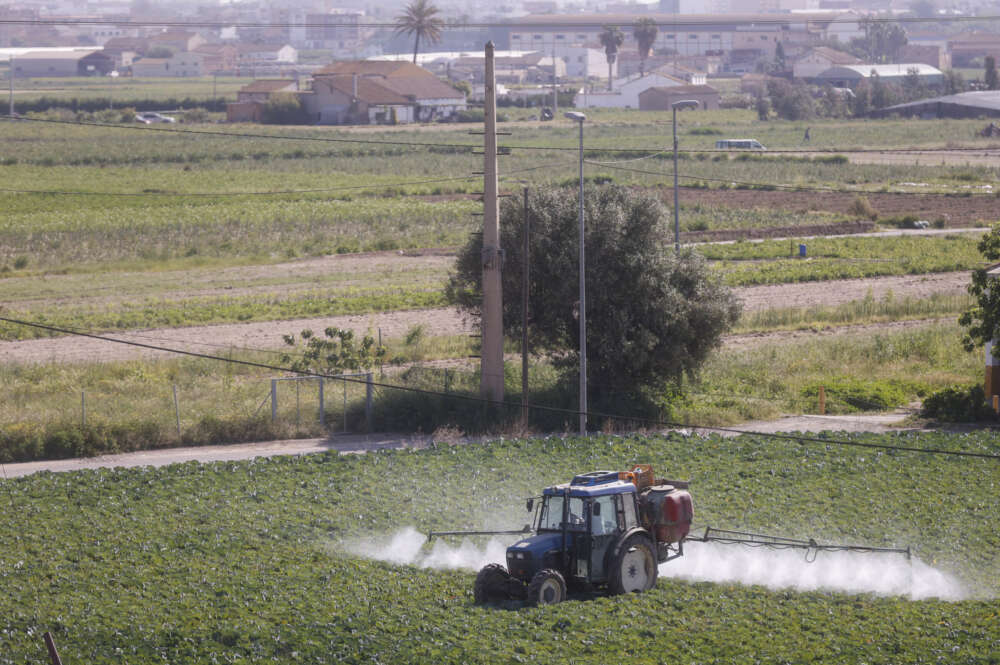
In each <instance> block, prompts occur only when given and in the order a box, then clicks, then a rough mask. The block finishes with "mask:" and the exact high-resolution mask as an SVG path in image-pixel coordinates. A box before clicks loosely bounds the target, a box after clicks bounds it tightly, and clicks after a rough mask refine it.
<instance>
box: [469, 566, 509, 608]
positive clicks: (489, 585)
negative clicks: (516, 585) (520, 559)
mask: <svg viewBox="0 0 1000 665" xmlns="http://www.w3.org/2000/svg"><path fill="white" fill-rule="evenodd" d="M512 579H513V578H512V577H511V575H510V573H508V572H507V569H506V568H504V567H503V566H502V565H500V564H499V563H491V564H489V565H486V566H483V569H482V570H480V571H479V574H478V575H476V583H475V584H474V585H473V587H472V596H473V598H474V599H475V602H476V605H485V604H487V603H498V602H502V601H505V600H510V593H509V591H508V589H509V588H510V582H511V580H512Z"/></svg>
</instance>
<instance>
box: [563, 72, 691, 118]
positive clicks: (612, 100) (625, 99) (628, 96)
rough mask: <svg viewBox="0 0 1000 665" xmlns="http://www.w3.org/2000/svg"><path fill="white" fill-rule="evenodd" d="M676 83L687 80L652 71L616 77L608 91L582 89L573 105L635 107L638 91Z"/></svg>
mask: <svg viewBox="0 0 1000 665" xmlns="http://www.w3.org/2000/svg"><path fill="white" fill-rule="evenodd" d="M678 85H687V81H683V80H681V79H677V78H674V77H673V76H668V75H666V74H663V73H661V72H658V71H654V72H649V73H648V74H646V75H645V76H633V77H630V78H627V79H618V80H616V81H614V82H613V83H612V89H611V90H610V91H608V90H602V89H600V88H596V89H592V90H590V91H587V90H584V91H583V92H581V93H578V94H577V95H576V97H575V98H574V99H573V105H574V106H576V107H577V108H617V109H637V108H639V93H641V92H645V91H646V90H649V89H650V88H669V87H672V86H678Z"/></svg>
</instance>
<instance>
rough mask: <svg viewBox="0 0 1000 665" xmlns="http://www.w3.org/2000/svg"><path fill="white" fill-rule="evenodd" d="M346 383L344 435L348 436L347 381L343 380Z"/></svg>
mask: <svg viewBox="0 0 1000 665" xmlns="http://www.w3.org/2000/svg"><path fill="white" fill-rule="evenodd" d="M341 381H342V382H343V383H344V434H347V379H346V378H345V379H341Z"/></svg>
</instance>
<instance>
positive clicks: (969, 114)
mask: <svg viewBox="0 0 1000 665" xmlns="http://www.w3.org/2000/svg"><path fill="white" fill-rule="evenodd" d="M890 115H899V116H904V117H908V118H909V117H918V118H927V119H931V118H1000V90H984V91H981V92H961V93H959V94H957V95H946V96H944V97H933V98H930V99H921V100H918V101H915V102H909V103H906V104H896V105H895V106H888V107H886V108H884V109H878V110H877V111H872V112H871V113H869V114H868V117H870V118H885V117H887V116H890Z"/></svg>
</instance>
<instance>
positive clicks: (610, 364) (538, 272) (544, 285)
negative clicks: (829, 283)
mask: <svg viewBox="0 0 1000 665" xmlns="http://www.w3.org/2000/svg"><path fill="white" fill-rule="evenodd" d="M578 206H579V199H578V192H577V190H575V189H574V188H565V189H543V190H532V192H531V194H530V197H529V205H528V217H529V220H530V222H529V223H530V228H531V250H530V267H531V279H530V294H531V295H530V297H529V308H530V314H529V321H528V326H529V336H530V339H531V344H532V348H533V350H535V351H536V352H544V353H549V354H551V356H552V357H553V359H554V360H555V362H556V364H557V365H558V366H561V367H562V368H563V369H564V370H565V372H566V374H567V375H572V376H574V377H575V376H576V367H577V365H578V363H579V356H578V349H579V322H578V319H577V318H576V313H577V307H578V302H579V290H578V279H579V277H578V276H579V266H578V254H579V207H578ZM584 209H585V226H586V253H587V257H586V260H587V265H586V268H587V270H586V281H587V365H588V375H589V376H588V380H589V382H590V385H591V386H592V389H593V390H592V394H593V395H595V396H600V395H601V393H606V394H612V393H622V392H624V393H633V394H634V393H637V392H639V389H641V388H657V387H661V386H663V385H665V383H666V382H667V381H669V380H672V379H679V378H681V376H682V375H684V374H686V373H687V374H690V373H693V372H694V371H695V370H697V369H698V367H699V366H700V365H701V364H702V362H704V360H705V359H706V358H707V357H708V354H709V353H710V352H711V351H712V350H713V349H714V348H716V347H717V346H718V345H719V342H720V339H721V336H722V334H723V332H724V331H725V330H726V329H728V328H729V327H730V326H731V325H732V324H733V323H734V322H735V321H736V319H737V318H738V316H739V313H740V305H739V302H738V301H737V300H736V298H735V297H734V296H733V295H732V293H731V291H730V290H729V289H728V288H726V287H725V286H724V285H723V284H722V283H721V282H720V281H719V279H718V278H717V277H716V276H715V275H713V274H712V273H711V272H710V271H709V269H708V267H707V265H706V263H705V261H704V259H702V257H701V256H700V255H699V254H696V253H694V252H692V251H689V250H683V251H682V252H681V253H680V254H679V255H677V254H675V252H674V249H673V246H672V244H673V243H672V234H671V232H670V229H669V215H668V214H667V210H666V209H665V208H664V206H663V205H662V204H661V203H660V201H659V200H658V199H656V198H654V197H653V196H651V195H649V194H643V193H636V192H633V191H631V190H628V189H625V188H622V187H613V186H611V187H601V188H595V187H591V188H589V190H588V191H587V192H586V195H585V197H584ZM500 214H501V216H500V229H501V231H500V234H501V246H502V247H503V249H504V255H505V262H504V267H503V280H502V284H503V319H504V327H505V332H506V334H507V335H510V336H517V335H520V332H521V330H522V328H521V326H522V318H521V302H522V301H521V270H522V266H523V261H524V257H523V253H522V243H523V241H522V233H523V229H524V210H523V202H522V201H521V200H520V198H519V197H518V198H510V199H505V200H504V202H503V205H502V207H501V213H500ZM481 252H482V238H481V237H480V236H478V235H476V236H473V238H472V239H471V240H470V241H469V243H468V244H467V245H466V246H465V247H464V248H463V249H462V251H461V252H460V254H459V257H458V260H457V263H456V270H455V273H454V274H453V275H452V277H451V279H450V282H449V285H448V295H449V297H450V299H451V301H452V302H454V303H455V304H457V305H459V306H460V308H461V309H462V310H464V312H466V313H467V314H469V315H471V316H472V317H473V318H479V317H480V315H481V312H480V307H481V303H482V295H481V294H482V288H481V284H482V258H481V257H482V254H481Z"/></svg>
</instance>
